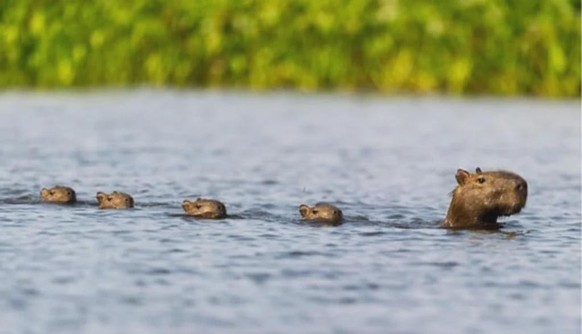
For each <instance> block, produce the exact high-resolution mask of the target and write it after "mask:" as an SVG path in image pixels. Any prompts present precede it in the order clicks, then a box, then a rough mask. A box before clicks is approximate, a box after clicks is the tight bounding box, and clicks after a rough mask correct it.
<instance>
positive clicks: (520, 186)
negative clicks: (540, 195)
mask: <svg viewBox="0 0 582 334" xmlns="http://www.w3.org/2000/svg"><path fill="white" fill-rule="evenodd" d="M515 190H516V191H518V192H522V193H526V194H527V182H525V181H519V182H518V183H517V185H516V186H515Z"/></svg>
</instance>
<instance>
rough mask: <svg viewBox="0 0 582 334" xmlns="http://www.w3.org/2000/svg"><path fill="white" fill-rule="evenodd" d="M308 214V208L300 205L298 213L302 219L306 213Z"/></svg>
mask: <svg viewBox="0 0 582 334" xmlns="http://www.w3.org/2000/svg"><path fill="white" fill-rule="evenodd" d="M308 212H309V206H308V205H306V204H301V205H300V206H299V213H300V214H301V216H302V217H305V215H307V213H308Z"/></svg>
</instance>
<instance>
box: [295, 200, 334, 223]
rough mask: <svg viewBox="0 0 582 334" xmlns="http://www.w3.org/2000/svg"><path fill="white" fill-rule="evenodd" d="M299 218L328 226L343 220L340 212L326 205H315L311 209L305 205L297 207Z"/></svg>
mask: <svg viewBox="0 0 582 334" xmlns="http://www.w3.org/2000/svg"><path fill="white" fill-rule="evenodd" d="M299 213H300V214H301V217H303V218H304V219H306V220H312V221H316V222H321V223H328V224H334V225H337V224H340V223H341V222H342V220H343V213H342V210H340V209H339V208H337V207H336V206H333V205H331V204H326V203H317V204H315V205H314V206H313V207H310V206H309V205H306V204H301V205H300V206H299Z"/></svg>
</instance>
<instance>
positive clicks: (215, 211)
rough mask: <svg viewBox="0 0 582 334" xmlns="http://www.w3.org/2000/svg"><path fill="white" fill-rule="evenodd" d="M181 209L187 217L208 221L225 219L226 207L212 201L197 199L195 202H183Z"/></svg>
mask: <svg viewBox="0 0 582 334" xmlns="http://www.w3.org/2000/svg"><path fill="white" fill-rule="evenodd" d="M182 208H183V209H184V212H186V214H187V215H189V216H194V217H198V218H208V219H220V218H225V217H226V207H225V206H224V204H222V202H220V201H217V200H214V199H205V198H197V199H196V200H195V201H189V200H184V201H183V202H182Z"/></svg>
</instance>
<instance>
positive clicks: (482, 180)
mask: <svg viewBox="0 0 582 334" xmlns="http://www.w3.org/2000/svg"><path fill="white" fill-rule="evenodd" d="M477 182H479V183H485V178H484V177H482V176H481V177H480V178H478V179H477Z"/></svg>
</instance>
